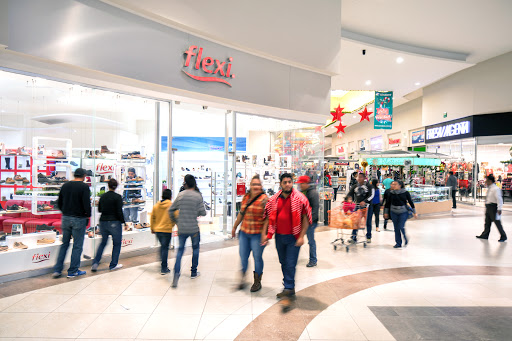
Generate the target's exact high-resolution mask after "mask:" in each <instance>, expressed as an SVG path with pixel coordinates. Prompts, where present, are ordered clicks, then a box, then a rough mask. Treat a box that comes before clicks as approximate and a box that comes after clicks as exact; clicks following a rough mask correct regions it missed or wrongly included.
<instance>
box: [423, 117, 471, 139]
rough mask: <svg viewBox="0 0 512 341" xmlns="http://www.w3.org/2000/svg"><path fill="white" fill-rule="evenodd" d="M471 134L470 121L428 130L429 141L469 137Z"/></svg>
mask: <svg viewBox="0 0 512 341" xmlns="http://www.w3.org/2000/svg"><path fill="white" fill-rule="evenodd" d="M470 132H471V124H470V122H469V121H463V122H457V123H452V124H447V125H444V126H440V127H434V128H430V129H427V140H436V139H441V138H444V137H452V136H460V135H467V134H469V133H470Z"/></svg>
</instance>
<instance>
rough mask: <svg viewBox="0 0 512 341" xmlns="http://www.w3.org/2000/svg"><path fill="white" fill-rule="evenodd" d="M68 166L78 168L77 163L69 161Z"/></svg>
mask: <svg viewBox="0 0 512 341" xmlns="http://www.w3.org/2000/svg"><path fill="white" fill-rule="evenodd" d="M69 164H70V165H71V166H74V167H76V166H78V163H76V162H75V161H71V162H70V163H69Z"/></svg>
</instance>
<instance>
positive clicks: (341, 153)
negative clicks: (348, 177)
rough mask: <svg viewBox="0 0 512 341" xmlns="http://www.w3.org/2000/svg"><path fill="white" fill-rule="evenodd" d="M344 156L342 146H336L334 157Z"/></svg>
mask: <svg viewBox="0 0 512 341" xmlns="http://www.w3.org/2000/svg"><path fill="white" fill-rule="evenodd" d="M343 154H345V148H344V147H343V145H341V144H340V145H337V146H336V155H338V156H339V155H343Z"/></svg>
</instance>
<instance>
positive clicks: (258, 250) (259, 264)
mask: <svg viewBox="0 0 512 341" xmlns="http://www.w3.org/2000/svg"><path fill="white" fill-rule="evenodd" d="M238 238H239V239H240V242H239V251H240V260H241V261H242V272H243V273H246V272H247V267H248V266H249V255H250V254H251V251H252V256H253V258H254V272H256V273H257V274H258V275H261V274H263V250H264V249H265V246H261V234H260V233H256V234H248V233H245V232H243V231H240V234H239V237H238Z"/></svg>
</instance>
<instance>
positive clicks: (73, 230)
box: [53, 216, 89, 274]
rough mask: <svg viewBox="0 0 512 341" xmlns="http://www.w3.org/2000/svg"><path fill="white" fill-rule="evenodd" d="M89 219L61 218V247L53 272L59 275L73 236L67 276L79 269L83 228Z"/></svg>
mask: <svg viewBox="0 0 512 341" xmlns="http://www.w3.org/2000/svg"><path fill="white" fill-rule="evenodd" d="M88 219H89V218H77V217H70V216H62V225H61V229H62V245H61V246H60V249H59V256H58V257H57V263H56V264H55V267H54V268H53V271H54V272H58V273H61V272H62V269H63V268H64V258H66V253H67V252H68V248H69V241H70V240H71V236H73V250H72V251H71V263H70V265H69V269H68V274H74V273H75V272H77V271H78V268H79V267H80V257H82V250H83V248H84V236H85V228H86V227H87V220H88Z"/></svg>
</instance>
